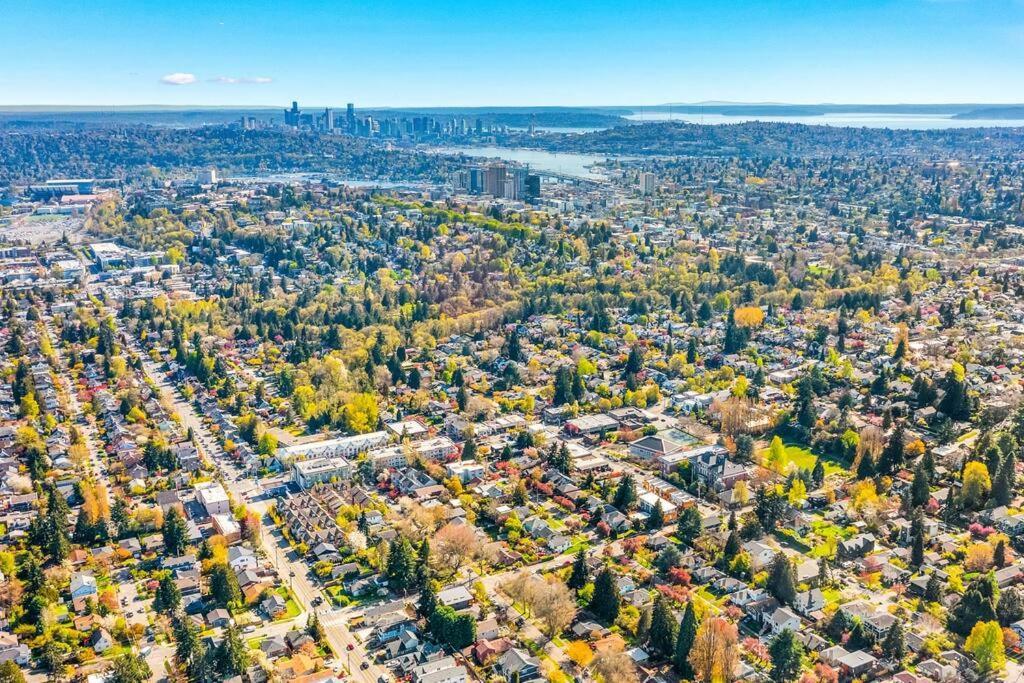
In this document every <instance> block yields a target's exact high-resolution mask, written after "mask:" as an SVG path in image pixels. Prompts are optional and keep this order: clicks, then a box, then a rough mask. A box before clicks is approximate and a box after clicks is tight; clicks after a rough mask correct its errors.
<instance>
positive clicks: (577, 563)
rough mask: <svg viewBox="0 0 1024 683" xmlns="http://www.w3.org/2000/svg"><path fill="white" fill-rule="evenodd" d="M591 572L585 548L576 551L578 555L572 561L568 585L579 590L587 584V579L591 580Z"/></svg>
mask: <svg viewBox="0 0 1024 683" xmlns="http://www.w3.org/2000/svg"><path fill="white" fill-rule="evenodd" d="M589 574H590V572H589V570H588V569H587V553H586V551H584V549H583V548H580V549H579V550H577V551H576V557H575V558H574V559H573V561H572V572H571V573H570V574H569V580H568V581H567V582H566V585H567V586H568V587H569V588H571V589H573V590H574V591H578V590H579V589H581V588H583V587H584V586H586V585H587V581H589V580H590V576H589Z"/></svg>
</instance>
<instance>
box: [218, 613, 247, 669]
mask: <svg viewBox="0 0 1024 683" xmlns="http://www.w3.org/2000/svg"><path fill="white" fill-rule="evenodd" d="M218 650H219V652H218V653H217V654H218V657H217V664H218V666H217V670H218V671H219V672H220V673H221V675H223V676H224V677H225V678H232V677H234V676H240V675H241V674H243V673H245V670H246V669H248V668H249V651H248V650H247V649H246V647H245V643H243V642H242V638H241V636H240V635H239V634H238V628H237V627H235V625H234V624H229V625H228V627H227V628H226V629H225V630H224V638H223V640H221V641H220V647H219V648H218Z"/></svg>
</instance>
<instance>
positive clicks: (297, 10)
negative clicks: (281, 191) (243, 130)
mask: <svg viewBox="0 0 1024 683" xmlns="http://www.w3.org/2000/svg"><path fill="white" fill-rule="evenodd" d="M164 80H166V81H171V82H177V83H184V84H177V85H175V84H170V83H167V82H164ZM292 99H298V100H299V101H300V103H302V104H304V105H309V106H313V105H325V104H330V105H341V104H344V103H345V102H348V101H354V102H356V104H357V106H361V107H362V106H417V105H418V106H428V105H435V106H443V105H467V106H468V105H480V106H485V105H558V104H562V105H587V104H594V105H597V104H624V105H630V104H632V105H639V104H658V103H663V102H669V101H673V102H697V101H705V100H731V101H751V102H752V101H776V102H799V103H810V102H849V103H885V102H1021V101H1024V0H861V1H857V0H800V1H798V0H761V1H759V2H752V1H742V0H703V1H701V2H691V1H687V0H675V1H671V0H669V1H662V0H638V1H636V2H634V1H632V0H620V1H609V0H589V1H587V2H582V1H577V0H549V1H547V2H535V1H534V0H516V1H514V2H486V1H477V2H461V1H459V0H418V1H416V2H408V1H405V0H401V1H392V2H387V1H383V0H360V1H359V2H350V1H349V0H336V1H335V2H328V1H319V2H318V1H315V0H274V1H273V2H266V1H264V0H250V1H249V2H237V1H236V2H222V1H219V0H204V1H202V2H198V1H195V0H90V1H88V2H67V1H65V0H49V1H46V2H42V1H39V0H8V1H7V2H4V3H3V8H2V10H0V104H151V103H155V104H208V105H215V104H224V105H231V104H268V105H283V104H285V103H287V102H289V101H291V100H292Z"/></svg>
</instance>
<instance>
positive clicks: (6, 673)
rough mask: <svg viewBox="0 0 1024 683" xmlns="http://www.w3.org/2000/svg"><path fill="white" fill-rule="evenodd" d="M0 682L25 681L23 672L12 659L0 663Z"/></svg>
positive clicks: (13, 682) (17, 682)
mask: <svg viewBox="0 0 1024 683" xmlns="http://www.w3.org/2000/svg"><path fill="white" fill-rule="evenodd" d="M0 683H25V674H23V673H22V672H21V667H19V666H18V665H17V664H15V663H14V660H13V659H8V660H7V661H6V662H4V663H2V664H0Z"/></svg>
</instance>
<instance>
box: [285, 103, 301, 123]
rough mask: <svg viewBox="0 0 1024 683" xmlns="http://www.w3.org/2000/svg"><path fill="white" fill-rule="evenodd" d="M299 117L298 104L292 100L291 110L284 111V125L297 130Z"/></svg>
mask: <svg viewBox="0 0 1024 683" xmlns="http://www.w3.org/2000/svg"><path fill="white" fill-rule="evenodd" d="M300 115H301V112H300V111H299V103H298V102H295V101H294V100H293V101H292V108H291V109H285V110H284V125H286V126H291V127H292V128H298V127H299V116H300Z"/></svg>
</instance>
